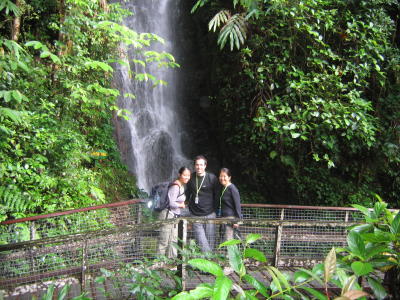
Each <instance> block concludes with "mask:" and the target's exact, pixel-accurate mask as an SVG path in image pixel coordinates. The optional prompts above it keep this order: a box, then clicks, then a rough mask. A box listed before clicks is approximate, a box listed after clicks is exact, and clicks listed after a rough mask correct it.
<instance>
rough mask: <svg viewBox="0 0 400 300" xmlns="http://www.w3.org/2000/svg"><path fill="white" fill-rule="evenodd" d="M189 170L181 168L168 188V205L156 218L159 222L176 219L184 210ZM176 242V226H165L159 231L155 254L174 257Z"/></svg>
mask: <svg viewBox="0 0 400 300" xmlns="http://www.w3.org/2000/svg"><path fill="white" fill-rule="evenodd" d="M190 173H191V172H190V170H189V169H188V168H186V167H182V168H180V169H179V171H178V178H177V179H176V180H175V181H174V182H171V184H170V185H169V187H168V200H169V205H168V207H167V208H166V209H164V210H162V211H161V212H160V214H159V216H158V219H159V220H167V219H173V218H177V217H179V216H180V215H181V209H182V208H185V200H186V196H185V187H184V186H185V184H186V183H188V181H189V179H190ZM177 241H178V225H173V224H171V225H165V226H163V227H162V228H161V230H160V237H159V240H158V246H157V248H158V249H157V250H158V251H157V252H158V254H160V255H166V256H168V257H170V258H172V257H176V255H177V250H176V243H177Z"/></svg>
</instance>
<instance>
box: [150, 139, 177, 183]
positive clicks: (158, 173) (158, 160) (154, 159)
mask: <svg viewBox="0 0 400 300" xmlns="http://www.w3.org/2000/svg"><path fill="white" fill-rule="evenodd" d="M146 148H147V149H148V153H147V157H146V168H145V169H146V177H147V178H149V184H150V186H153V185H155V184H156V183H158V182H162V181H166V180H169V179H170V177H171V170H172V169H173V166H174V160H173V155H172V153H174V149H173V147H172V138H171V136H170V135H169V134H168V133H166V132H164V131H160V132H157V133H155V134H154V135H151V136H149V137H148V145H147V147H146Z"/></svg>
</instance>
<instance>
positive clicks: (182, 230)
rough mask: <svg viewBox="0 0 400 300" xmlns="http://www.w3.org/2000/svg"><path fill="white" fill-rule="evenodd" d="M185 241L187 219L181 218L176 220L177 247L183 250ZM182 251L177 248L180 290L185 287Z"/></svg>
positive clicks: (184, 267) (184, 266)
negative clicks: (180, 281)
mask: <svg viewBox="0 0 400 300" xmlns="http://www.w3.org/2000/svg"><path fill="white" fill-rule="evenodd" d="M186 241H187V220H186V219H181V220H179V221H178V246H179V247H178V248H179V249H181V250H183V248H184V247H185V246H186ZM182 253H183V251H179V250H178V261H180V264H179V265H178V268H177V270H178V276H179V277H180V278H181V280H182V291H184V290H185V289H186V265H185V263H184V259H185V257H184V255H183V254H182Z"/></svg>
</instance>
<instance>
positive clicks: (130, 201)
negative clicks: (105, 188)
mask: <svg viewBox="0 0 400 300" xmlns="http://www.w3.org/2000/svg"><path fill="white" fill-rule="evenodd" d="M142 202H143V200H141V199H132V200H127V201H120V202H114V203H108V204H102V205H96V206H89V207H83V208H76V209H71V210H65V211H60V212H55V213H50V214H44V215H36V216H32V217H26V218H20V219H14V220H7V221H3V222H1V223H0V225H9V224H15V223H22V222H28V221H36V220H40V219H47V218H53V217H59V216H64V215H70V214H74V213H79V212H85V211H90V210H96V209H102V208H111V207H119V206H124V205H129V204H137V203H142Z"/></svg>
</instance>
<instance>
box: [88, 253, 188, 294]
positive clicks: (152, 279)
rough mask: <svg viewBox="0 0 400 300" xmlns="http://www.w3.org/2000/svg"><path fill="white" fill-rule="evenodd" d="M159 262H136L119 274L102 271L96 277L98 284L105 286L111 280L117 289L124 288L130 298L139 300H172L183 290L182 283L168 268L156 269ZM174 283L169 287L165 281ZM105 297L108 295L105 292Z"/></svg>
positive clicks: (121, 270) (120, 270)
mask: <svg viewBox="0 0 400 300" xmlns="http://www.w3.org/2000/svg"><path fill="white" fill-rule="evenodd" d="M155 262H157V261H149V260H146V259H145V260H144V261H139V260H137V261H134V262H133V263H132V264H126V265H124V266H123V267H122V268H121V269H119V270H118V271H117V272H112V271H109V270H106V269H101V273H102V275H101V276H98V277H96V282H97V283H101V284H103V283H104V282H105V281H106V280H107V279H111V280H112V283H113V285H114V287H115V288H120V287H122V286H123V287H124V290H125V289H126V290H128V292H129V294H130V296H133V297H134V299H138V300H153V299H154V300H156V299H165V298H164V297H165V296H168V298H167V299H169V298H171V297H172V296H174V295H175V294H176V293H177V290H181V289H182V281H181V278H179V277H178V276H177V275H176V271H174V270H170V269H168V268H162V269H160V268H156V265H155ZM166 280H168V282H171V281H172V282H173V283H174V284H173V285H171V286H169V285H168V284H165V281H166ZM103 293H104V294H105V296H107V293H106V291H105V290H103Z"/></svg>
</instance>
